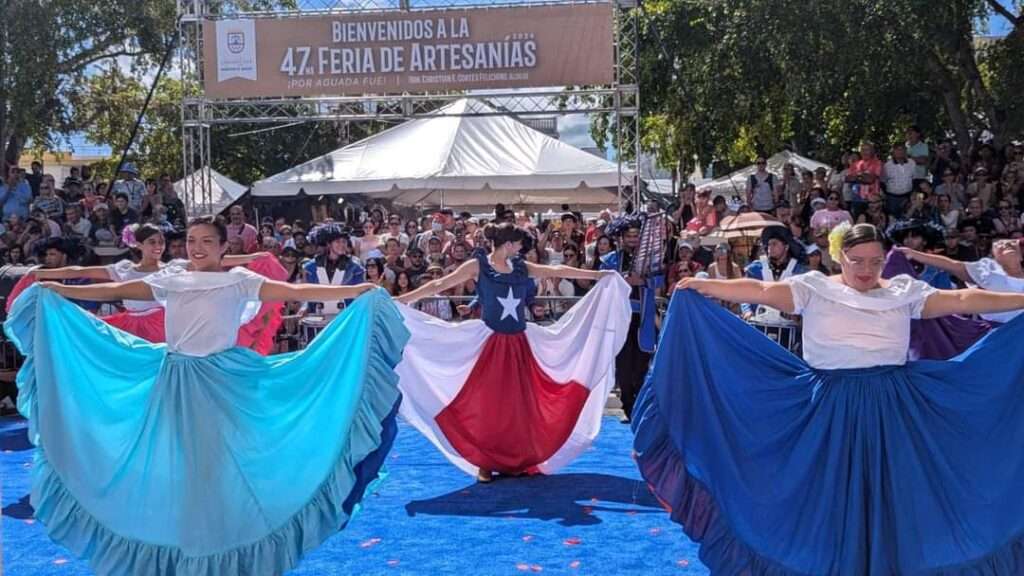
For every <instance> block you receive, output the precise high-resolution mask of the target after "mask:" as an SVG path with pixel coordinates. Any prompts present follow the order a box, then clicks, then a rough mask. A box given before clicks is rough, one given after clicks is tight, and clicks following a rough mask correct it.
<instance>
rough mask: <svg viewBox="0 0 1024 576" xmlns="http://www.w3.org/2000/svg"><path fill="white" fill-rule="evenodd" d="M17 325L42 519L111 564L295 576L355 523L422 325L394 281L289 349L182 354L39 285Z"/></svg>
mask: <svg viewBox="0 0 1024 576" xmlns="http://www.w3.org/2000/svg"><path fill="white" fill-rule="evenodd" d="M4 328H5V330H6V332H7V334H8V336H9V337H10V338H11V339H12V340H13V341H14V342H15V344H16V345H17V346H18V348H19V349H20V350H21V351H22V353H23V354H24V355H25V357H26V361H25V364H24V367H23V368H22V370H21V372H20V373H19V374H18V386H19V388H20V395H19V399H18V400H19V410H20V411H21V412H22V414H24V415H25V416H26V417H27V418H29V420H30V432H29V433H30V436H31V440H32V442H33V443H34V444H35V445H36V446H37V451H36V459H35V466H34V468H35V469H34V484H33V493H32V504H33V506H34V507H35V510H36V517H37V518H38V519H39V520H40V521H42V522H43V523H44V524H45V525H46V527H47V530H48V532H49V534H50V536H51V537H52V538H53V539H54V540H56V541H58V542H60V543H61V544H63V545H65V546H67V547H68V548H69V549H71V550H72V551H73V552H75V553H76V554H79V555H81V556H85V557H87V558H88V560H89V562H90V564H91V566H92V567H93V569H94V570H95V571H96V572H97V573H99V574H115V575H125V576H128V575H142V574H164V575H168V574H175V575H203V576H221V575H228V574H247V575H257V574H280V573H282V572H284V571H285V570H287V569H289V568H291V567H292V566H294V565H295V564H296V563H297V562H298V560H299V558H300V557H301V556H302V554H303V553H305V552H306V551H308V550H310V549H312V548H314V547H316V546H317V545H319V544H320V543H321V542H322V541H323V540H324V539H326V538H327V537H329V536H330V535H332V534H333V533H335V532H336V531H338V530H339V529H341V528H343V527H344V526H345V524H346V523H347V522H348V520H349V519H350V518H351V516H352V514H353V513H355V511H356V509H357V508H358V506H359V502H360V500H361V498H362V496H363V494H364V492H365V491H366V490H367V489H368V488H369V486H370V485H371V484H372V483H373V482H374V481H375V480H377V479H379V478H380V477H381V472H380V470H381V465H382V464H383V460H384V457H385V455H386V453H387V451H388V450H389V448H390V446H391V443H392V440H393V439H394V435H395V432H396V428H395V416H396V414H397V410H398V405H399V403H400V399H401V395H400V394H399V392H398V388H397V377H396V375H395V373H394V371H393V368H394V366H395V365H396V364H397V363H398V362H399V360H400V359H401V353H402V347H403V346H404V344H405V342H406V340H407V338H408V333H407V331H406V330H405V328H404V327H403V326H402V320H401V317H400V316H399V314H398V313H397V311H396V310H395V307H394V305H393V304H392V303H391V300H390V299H389V298H388V297H387V295H386V294H384V293H383V292H381V291H372V292H369V293H367V294H365V295H363V296H362V297H360V298H358V299H357V300H356V301H355V302H354V303H353V305H352V306H350V307H349V308H347V309H346V310H345V312H344V313H343V314H342V315H340V316H339V317H338V318H337V319H336V320H335V321H334V322H332V323H331V325H330V326H329V327H328V328H327V329H326V330H325V331H324V332H323V333H322V334H320V335H319V336H318V337H317V339H316V341H315V342H313V344H312V345H311V346H310V347H309V348H307V349H306V350H303V351H301V352H297V353H292V354H283V355H279V356H272V357H263V356H260V355H258V354H256V353H255V352H253V351H251V350H249V349H244V348H238V347H236V348H230V349H228V350H226V351H223V352H220V353H216V354H213V355H210V356H206V357H193V356H185V355H181V354H175V353H169V352H167V349H166V347H165V345H163V344H151V343H148V342H145V341H143V340H142V339H140V338H137V337H135V336H132V335H130V334H128V333H125V332H122V331H120V330H117V329H116V328H113V327H111V326H110V325H108V324H106V323H104V322H102V321H101V320H99V319H98V318H95V317H93V316H91V315H90V314H88V313H86V312H84V311H82V310H81V309H79V308H78V307H77V306H75V305H73V304H71V303H70V302H69V301H67V300H65V299H64V298H62V297H61V296H58V295H57V294H55V293H53V292H51V291H48V290H45V289H42V288H40V287H39V286H33V287H31V288H29V289H28V290H26V292H25V293H24V294H23V295H22V297H21V298H19V299H18V302H17V304H16V305H15V306H14V308H13V309H12V310H11V315H10V318H9V319H8V321H7V323H6V324H5V326H4Z"/></svg>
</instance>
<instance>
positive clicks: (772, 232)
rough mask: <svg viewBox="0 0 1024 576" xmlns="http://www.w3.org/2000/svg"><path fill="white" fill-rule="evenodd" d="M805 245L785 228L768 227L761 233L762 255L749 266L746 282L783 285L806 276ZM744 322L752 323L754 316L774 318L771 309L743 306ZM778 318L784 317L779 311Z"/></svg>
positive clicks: (746, 272)
mask: <svg viewBox="0 0 1024 576" xmlns="http://www.w3.org/2000/svg"><path fill="white" fill-rule="evenodd" d="M803 255H804V248H803V245H802V244H800V243H799V242H797V241H796V240H795V239H794V238H793V235H792V234H791V233H790V232H789V228H787V227H785V226H769V227H767V228H765V229H764V230H763V231H762V232H761V255H760V256H759V257H758V259H757V260H755V261H753V262H751V263H750V264H749V265H747V268H746V270H745V275H746V277H747V278H752V279H754V280H760V281H763V282H782V281H783V280H786V279H788V278H791V277H793V276H796V275H798V274H804V273H806V272H807V267H806V266H805V265H804V264H803V263H801V262H800V259H801V258H803ZM740 310H742V312H743V319H744V320H750V319H752V318H753V317H754V316H755V314H757V315H761V314H772V313H773V312H772V311H773V310H774V309H772V308H767V307H764V306H754V305H752V304H740ZM774 313H775V314H781V313H780V312H778V311H777V310H776V311H774Z"/></svg>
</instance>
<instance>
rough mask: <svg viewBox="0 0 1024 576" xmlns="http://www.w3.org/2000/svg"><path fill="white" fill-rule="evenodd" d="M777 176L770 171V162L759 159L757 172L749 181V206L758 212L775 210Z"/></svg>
mask: <svg viewBox="0 0 1024 576" xmlns="http://www.w3.org/2000/svg"><path fill="white" fill-rule="evenodd" d="M774 191H775V175H774V174H772V173H771V172H769V171H768V160H766V159H765V158H763V157H758V158H757V170H756V171H755V172H754V173H753V174H751V175H750V178H748V179H747V204H748V205H749V206H750V207H751V208H753V209H754V210H756V211H758V212H771V211H773V210H775V192H774Z"/></svg>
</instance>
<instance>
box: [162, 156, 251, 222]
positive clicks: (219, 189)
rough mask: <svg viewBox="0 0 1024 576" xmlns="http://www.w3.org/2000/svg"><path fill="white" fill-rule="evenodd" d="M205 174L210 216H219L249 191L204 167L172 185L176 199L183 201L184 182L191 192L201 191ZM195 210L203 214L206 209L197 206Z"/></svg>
mask: <svg viewBox="0 0 1024 576" xmlns="http://www.w3.org/2000/svg"><path fill="white" fill-rule="evenodd" d="M207 171H209V172H207ZM207 174H209V178H210V184H211V186H212V190H211V194H210V199H211V206H210V210H209V213H210V214H220V213H221V212H223V211H224V210H225V209H226V208H227V207H228V206H230V205H231V204H232V203H233V202H234V201H236V200H238V199H239V198H241V197H242V195H244V194H245V193H246V192H247V191H248V190H249V188H248V187H247V186H245V185H244V184H239V183H238V182H235V181H234V180H232V179H231V178H228V177H227V176H225V175H223V174H221V173H220V172H217V171H216V170H214V169H213V168H210V167H205V168H200V169H199V170H196V171H195V172H193V173H192V174H191V175H190V176H187V177H185V178H182V179H181V180H178V181H177V182H175V183H174V190H175V191H176V192H177V193H178V197H179V198H181V199H182V200H185V182H186V180H190V181H191V185H192V186H191V188H192V190H201V189H202V186H203V180H204V179H205V178H207ZM197 194H198V192H197ZM200 200H201V199H199V198H197V199H196V204H199V203H200ZM197 208H199V209H200V210H202V211H204V212H205V208H206V207H205V206H197Z"/></svg>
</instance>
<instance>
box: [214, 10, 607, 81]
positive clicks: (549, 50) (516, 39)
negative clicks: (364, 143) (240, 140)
mask: <svg viewBox="0 0 1024 576" xmlns="http://www.w3.org/2000/svg"><path fill="white" fill-rule="evenodd" d="M203 38H204V46H205V52H204V55H203V56H204V61H205V62H204V64H205V69H204V76H205V79H206V81H205V84H206V85H205V90H206V95H207V96H208V97H211V98H246V97H264V96H325V95H343V94H344V95H353V94H401V93H404V92H436V91H444V90H471V89H475V88H525V87H545V86H569V85H581V84H588V85H608V84H611V83H612V81H613V78H614V71H613V62H614V52H613V47H612V8H611V4H607V3H600V4H579V5H575V6H536V7H517V8H493V9H465V10H444V11H430V12H402V13H395V14H387V13H384V14H381V13H378V14H367V15H344V16H319V15H318V16H309V17H300V18H282V19H269V18H262V19H253V20H209V21H206V22H204V27H203Z"/></svg>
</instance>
